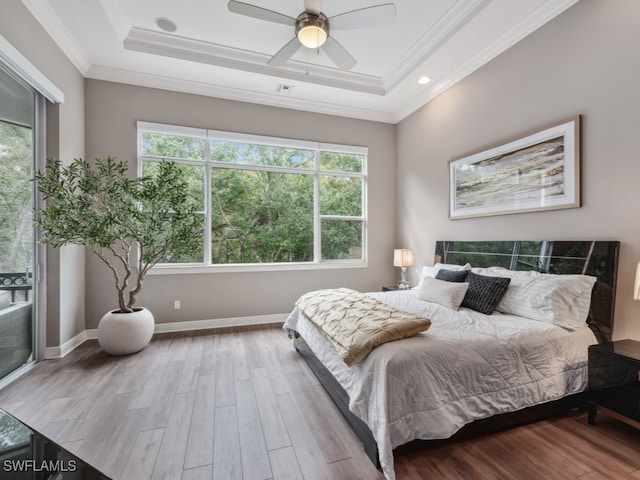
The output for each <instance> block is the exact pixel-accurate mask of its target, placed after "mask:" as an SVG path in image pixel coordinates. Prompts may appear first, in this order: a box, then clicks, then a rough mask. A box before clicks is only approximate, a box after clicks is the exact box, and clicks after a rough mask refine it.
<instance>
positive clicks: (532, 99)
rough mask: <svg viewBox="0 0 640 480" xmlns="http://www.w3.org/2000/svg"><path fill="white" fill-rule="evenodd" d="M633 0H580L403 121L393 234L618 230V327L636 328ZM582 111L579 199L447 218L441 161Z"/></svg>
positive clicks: (407, 238) (618, 330)
mask: <svg viewBox="0 0 640 480" xmlns="http://www.w3.org/2000/svg"><path fill="white" fill-rule="evenodd" d="M639 18H640V2H638V1H636V0H607V1H603V0H582V1H581V2H579V3H578V4H576V5H575V6H573V7H572V8H570V9H569V10H567V11H566V12H565V13H563V14H562V15H560V16H559V17H558V18H556V19H555V20H553V21H552V22H550V23H549V24H547V25H546V26H544V27H542V28H541V29H540V30H538V31H536V32H535V33H533V34H532V35H530V36H529V37H527V38H525V39H524V40H522V41H521V42H520V43H519V44H517V45H516V46H514V47H513V48H511V49H509V50H508V51H506V52H505V53H503V54H502V55H500V56H499V57H497V58H496V59H494V60H493V61H492V62H490V63H489V64H487V65H486V66H485V67H483V68H481V69H480V70H479V71H477V72H475V73H473V74H472V75H470V76H469V77H467V78H466V79H465V80H464V81H462V82H460V83H459V84H457V85H456V86H454V87H452V88H451V89H449V90H448V91H447V92H445V93H444V94H443V95H440V96H439V97H438V98H437V99H435V100H434V101H432V102H431V103H429V104H428V105H426V106H424V107H423V108H421V109H420V110H418V111H416V112H415V113H414V114H412V115H411V116H410V117H408V118H406V119H405V120H403V121H402V122H400V124H399V125H398V131H397V136H398V174H397V175H398V177H397V178H398V223H397V227H398V230H397V233H398V240H400V241H401V243H403V244H404V245H407V246H408V247H410V248H413V249H414V250H415V251H416V252H417V263H418V264H431V261H432V255H433V246H434V242H435V241H436V240H438V239H452V240H455V239H460V240H464V239H467V240H474V239H476V240H485V239H504V240H510V239H513V240H518V239H582V238H584V239H603V240H620V241H621V242H622V244H621V257H620V264H619V275H618V290H617V301H616V317H615V330H614V337H615V338H616V339H620V338H629V337H630V338H636V339H640V302H633V301H632V289H633V280H634V278H633V277H634V271H635V267H636V264H637V262H638V259H640V215H638V205H639V204H640V189H639V188H638V180H639V179H640V158H639V156H638V152H640V135H639V133H638V132H639V128H640V101H639V100H638V99H639V96H638V85H640V62H638V56H637V49H638V45H640V28H638V19H639ZM576 114H582V207H581V208H577V209H567V210H557V211H551V212H536V213H527V214H517V215H503V216H494V217H484V218H477V219H460V220H449V219H448V208H449V207H448V192H449V190H448V162H449V161H450V160H454V159H457V158H460V157H463V156H465V155H467V154H470V153H474V152H476V151H481V150H483V149H484V148H486V147H488V146H491V145H494V144H496V143H499V142H501V141H503V140H505V139H509V138H511V137H515V136H518V135H519V134H522V133H524V132H529V131H531V130H533V129H536V128H537V127H542V126H545V125H547V124H549V123H552V122H554V121H560V120H563V119H566V118H568V117H571V116H573V115H576Z"/></svg>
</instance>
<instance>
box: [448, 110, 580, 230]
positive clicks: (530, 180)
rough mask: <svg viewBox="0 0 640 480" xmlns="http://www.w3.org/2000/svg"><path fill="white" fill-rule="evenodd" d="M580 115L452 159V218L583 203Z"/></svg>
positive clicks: (450, 189)
mask: <svg viewBox="0 0 640 480" xmlns="http://www.w3.org/2000/svg"><path fill="white" fill-rule="evenodd" d="M580 120H581V117H580V115H576V116H575V117H573V118H571V119H569V120H565V121H562V122H560V123H556V124H553V125H551V126H548V127H545V128H542V129H539V130H537V131H535V132H533V133H530V134H525V135H524V136H521V137H519V138H517V139H515V140H511V141H507V142H505V143H501V144H499V145H497V146H494V147H492V148H489V149H487V150H483V151H481V152H477V153H474V154H471V155H468V156H465V157H462V158H459V159H457V160H452V161H450V162H449V218H450V219H459V218H470V217H481V216H489V215H506V214H513V213H524V212H538V211H544V210H555V209H561V208H576V207H580V202H581V200H580Z"/></svg>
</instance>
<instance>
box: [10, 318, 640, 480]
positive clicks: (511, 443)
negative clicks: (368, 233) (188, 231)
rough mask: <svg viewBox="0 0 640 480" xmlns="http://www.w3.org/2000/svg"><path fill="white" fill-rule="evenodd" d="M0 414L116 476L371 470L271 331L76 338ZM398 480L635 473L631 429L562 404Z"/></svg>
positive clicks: (444, 446)
mask: <svg viewBox="0 0 640 480" xmlns="http://www.w3.org/2000/svg"><path fill="white" fill-rule="evenodd" d="M0 408H3V409H5V410H6V411H8V412H10V413H12V414H14V415H15V416H17V417H18V418H19V419H21V420H22V421H24V422H25V423H27V424H28V425H30V426H31V427H33V428H35V429H37V430H39V431H41V432H42V433H44V434H45V435H47V436H49V437H50V438H52V439H53V440H55V441H57V442H59V443H60V444H62V445H63V446H64V447H66V448H67V449H68V450H70V451H71V452H73V453H74V454H76V455H78V456H80V457H81V458H83V459H84V460H86V461H87V462H89V463H91V464H92V465H94V466H95V467H97V468H98V469H100V470H101V471H103V472H104V473H105V474H106V475H109V476H111V477H113V478H114V479H125V480H130V479H131V480H144V479H168V480H180V479H184V480H187V479H188V480H200V479H205V480H206V479H216V480H234V479H243V480H266V479H273V480H280V479H293V480H295V479H307V480H315V479H327V480H341V479H344V480H358V479H362V480H376V479H378V480H379V479H382V475H381V474H380V472H378V471H377V470H376V469H375V468H374V467H373V465H372V464H371V463H370V462H369V460H368V459H367V457H366V456H365V455H364V452H363V451H362V448H361V445H360V444H359V442H358V440H357V439H356V438H355V436H354V435H353V433H352V432H351V430H350V429H349V428H348V426H347V425H346V423H345V422H344V420H343V419H342V417H341V416H340V414H339V412H338V410H337V409H336V407H335V406H334V405H333V403H332V402H331V400H330V399H329V398H328V397H327V395H326V394H325V392H324V390H323V389H322V387H321V386H320V385H318V382H317V380H316V378H315V377H314V376H313V374H312V373H311V372H310V370H309V369H308V368H307V366H306V364H305V363H304V360H302V358H301V357H300V356H299V355H298V354H297V353H296V352H295V351H294V350H293V349H292V348H291V346H290V341H289V340H288V339H287V338H286V335H285V333H284V331H283V330H282V329H281V328H280V327H279V326H261V327H244V328H236V329H229V330H226V331H203V332H192V333H183V334H162V335H157V336H156V337H155V338H154V340H153V341H152V343H151V345H150V346H149V347H147V348H146V349H145V350H143V351H142V352H140V353H138V354H136V355H132V356H128V357H110V356H108V355H106V354H104V353H103V352H102V351H101V350H100V348H99V347H98V346H97V344H96V343H95V342H86V343H85V344H83V345H82V346H80V347H79V348H78V349H76V350H75V351H74V352H72V353H71V354H69V355H68V356H67V357H65V358H64V359H61V360H50V361H46V362H44V363H43V364H41V365H40V366H39V367H37V368H36V369H35V370H34V371H33V372H31V373H29V374H28V375H27V376H25V377H23V378H21V379H20V380H18V381H17V382H14V383H13V384H12V385H10V386H9V387H7V388H5V389H4V390H3V391H0ZM396 473H397V477H398V479H399V480H417V479H465V480H469V479H517V480H539V479H581V480H596V479H640V431H638V430H635V429H633V428H631V427H629V426H627V425H625V424H622V423H620V422H617V421H615V420H613V419H609V418H607V417H606V416H603V415H600V416H599V417H598V419H597V421H596V426H595V427H592V426H589V425H587V422H586V413H585V412H582V411H574V412H570V413H565V414H563V415H561V416H555V417H552V418H550V419H546V420H542V421H538V422H535V423H531V424H528V425H525V426H520V427H517V428H511V429H507V430H502V431H498V432H495V433H491V434H484V435H482V436H476V437H471V438H462V439H455V440H450V441H446V442H438V443H435V444H433V445H429V446H426V447H424V448H421V449H420V450H417V451H414V452H411V453H398V454H397V455H396Z"/></svg>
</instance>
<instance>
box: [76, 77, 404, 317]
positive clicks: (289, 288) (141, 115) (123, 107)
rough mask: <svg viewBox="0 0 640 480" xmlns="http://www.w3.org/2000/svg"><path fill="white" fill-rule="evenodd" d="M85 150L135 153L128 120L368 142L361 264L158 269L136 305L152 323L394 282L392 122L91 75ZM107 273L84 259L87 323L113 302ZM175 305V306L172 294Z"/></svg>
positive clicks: (268, 309) (258, 309)
mask: <svg viewBox="0 0 640 480" xmlns="http://www.w3.org/2000/svg"><path fill="white" fill-rule="evenodd" d="M85 93H86V97H85V102H86V110H85V115H86V132H87V133H86V147H87V157H88V158H91V159H93V158H96V157H104V156H107V155H112V156H116V157H117V158H119V159H121V160H125V159H126V160H130V161H135V159H136V121H138V120H141V121H149V122H158V123H169V124H174V125H183V126H191V127H200V128H211V129H216V130H226V131H231V132H244V133H251V134H258V135H270V136H276V137H286V138H293V139H302V140H311V141H318V142H327V143H338V144H346V145H361V146H366V147H368V148H369V157H368V185H369V197H368V208H369V219H368V220H369V222H368V224H369V244H368V248H369V266H368V268H359V269H331V270H304V271H287V272H258V273H255V272H253V273H248V272H247V273H203V274H192V275H185V274H180V275H156V276H149V277H147V280H146V281H145V287H144V290H143V292H142V295H141V296H140V297H139V301H138V302H137V303H138V304H139V305H142V306H146V307H148V308H149V309H150V310H151V311H152V312H153V314H154V316H155V318H156V323H166V322H178V321H187V320H209V319H220V318H231V317H244V316H252V315H261V314H273V313H286V312H288V311H290V310H291V309H292V307H293V303H294V301H295V300H296V299H297V297H298V296H300V295H301V294H302V293H304V292H306V291H308V290H312V289H317V288H326V287H336V286H348V287H351V288H355V289H361V290H379V289H380V287H381V286H382V285H384V284H388V283H389V282H394V281H395V277H396V274H397V272H396V271H395V270H394V267H393V266H392V265H391V264H392V259H393V252H392V250H393V248H394V247H395V245H394V238H395V232H394V225H395V211H396V208H395V207H396V205H395V198H396V195H395V185H396V159H395V155H396V137H395V131H396V129H395V126H394V125H389V124H383V123H376V122H368V121H362V120H353V119H347V118H341V117H334V116H328V115H319V114H312V113H305V112H300V111H294V110H287V109H282V108H274V107H266V106H259V105H252V104H248V103H242V102H234V101H227V100H221V99H216V98H209V97H202V96H197V95H190V94H183V93H175V92H169V91H164V90H155V89H150V88H143V87H136V86H131V85H123V84H117V83H110V82H102V81H97V80H86V82H85ZM109 275H110V273H109V272H108V270H107V269H106V268H105V266H104V265H103V264H101V263H100V261H99V260H97V259H96V258H95V257H94V256H93V255H92V254H88V255H87V258H86V279H87V287H86V288H87V291H86V292H87V296H86V302H87V307H86V326H87V328H96V326H97V323H98V321H99V319H100V317H101V316H102V315H103V314H104V313H105V312H106V311H107V310H109V309H112V308H114V307H115V301H116V296H115V294H114V290H113V287H112V285H111V278H110V276H109ZM174 300H180V301H181V304H182V308H181V310H179V311H176V310H173V301H174Z"/></svg>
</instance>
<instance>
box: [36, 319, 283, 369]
mask: <svg viewBox="0 0 640 480" xmlns="http://www.w3.org/2000/svg"><path fill="white" fill-rule="evenodd" d="M287 315H288V313H274V314H271V315H254V316H251V317H232V318H217V319H212V320H192V321H188V322H173V323H157V324H156V329H155V333H170V332H189V331H192V330H210V329H216V328H227V327H242V326H247V325H263V324H267V323H284V321H285V320H286V319H287ZM97 334H98V330H96V329H95V328H91V329H87V330H83V331H82V332H80V333H79V334H77V335H76V336H75V337H73V338H72V339H70V340H67V341H66V342H64V343H63V344H62V345H60V346H59V347H47V348H45V351H44V358H45V359H46V360H50V359H54V358H62V357H64V356H65V355H67V354H69V353H70V352H72V351H73V350H75V349H76V348H77V347H79V346H80V345H82V344H83V343H84V342H86V341H87V340H95V339H96V338H98V337H97Z"/></svg>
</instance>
